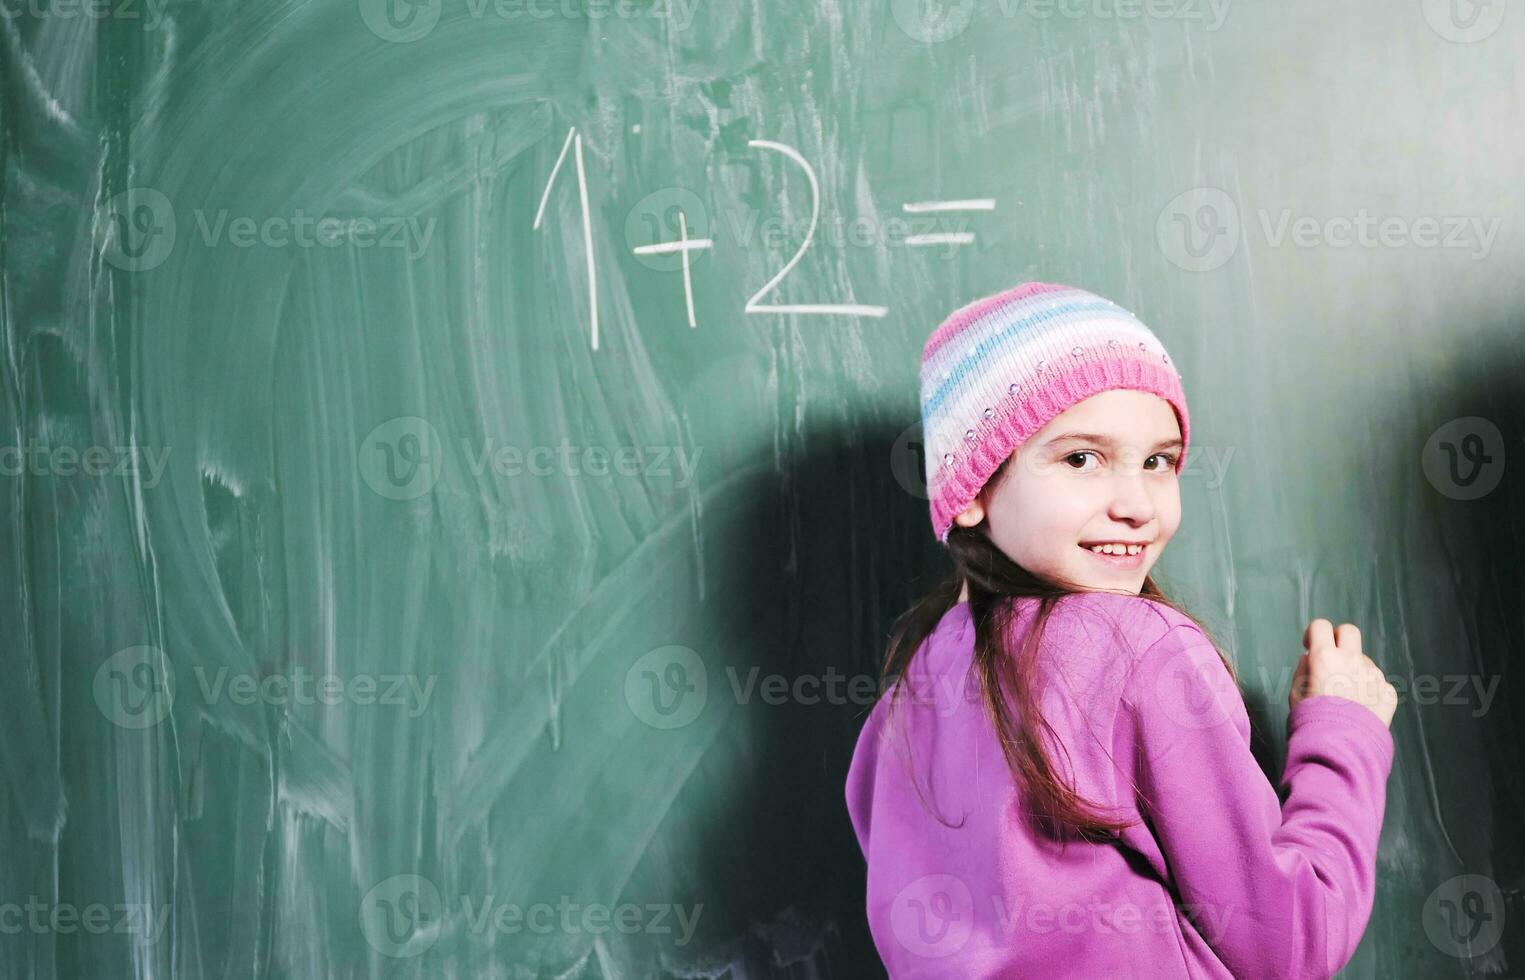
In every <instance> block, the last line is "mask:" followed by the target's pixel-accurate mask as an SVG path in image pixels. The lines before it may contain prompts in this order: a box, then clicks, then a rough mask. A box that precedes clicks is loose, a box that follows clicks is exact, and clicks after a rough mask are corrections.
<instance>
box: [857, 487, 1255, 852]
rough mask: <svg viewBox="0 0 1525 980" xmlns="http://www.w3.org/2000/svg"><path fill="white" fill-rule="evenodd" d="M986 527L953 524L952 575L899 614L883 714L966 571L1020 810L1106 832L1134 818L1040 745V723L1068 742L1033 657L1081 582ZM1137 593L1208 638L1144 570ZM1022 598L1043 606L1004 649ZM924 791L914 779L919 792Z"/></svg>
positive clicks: (988, 701)
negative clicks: (1009, 547) (1082, 789)
mask: <svg viewBox="0 0 1525 980" xmlns="http://www.w3.org/2000/svg"><path fill="white" fill-rule="evenodd" d="M1010 461H1011V457H1007V461H1006V462H1005V463H1002V464H1001V466H1000V467H999V468H998V469H997V470H996V471H995V473H994V474H993V475H992V476H991V478H990V481H989V485H990V486H995V485H997V484H998V482H999V481H1000V480H1001V479H1002V478H1003V476H1004V475H1005V473H1006V470H1007V463H1010ZM983 527H984V525H983V524H981V525H979V526H977V527H974V528H966V527H960V526H959V525H958V524H954V525H953V528H952V530H950V531H949V533H948V550H949V552H951V554H952V556H953V564H954V566H955V572H954V574H953V576H952V577H951V578H949V579H948V580H946V581H945V582H942V583H941V584H939V585H937V586H936V587H935V588H933V590H932V591H931V592H930V593H928V594H927V595H926V596H924V597H923V598H922V599H921V600H920V601H919V602H917V603H916V604H915V605H914V606H912V607H911V608H910V609H908V610H906V611H905V612H904V613H902V614H901V615H900V616H899V617H897V618H896V620H895V624H894V626H893V628H892V630H891V633H890V641H889V648H888V650H887V652H886V654H885V658H884V667H883V670H882V671H881V674H880V688H879V689H880V690H881V691H882V690H885V689H886V687H887V686H888V688H889V697H890V704H889V709H888V712H889V718H888V719H886V720H887V722H888V721H889V720H890V719H893V716H894V711H895V705H896V703H897V701H898V700H899V699H900V696H901V687H902V685H901V684H899V683H898V681H899V679H900V678H902V677H903V676H904V675H905V673H906V671H907V670H909V668H910V665H911V661H912V660H913V659H914V658H915V656H916V653H917V651H918V650H920V649H921V646H922V642H923V641H924V640H925V639H926V638H927V636H928V635H929V634H930V633H931V632H932V630H933V629H935V628H936V626H937V624H938V622H939V621H940V620H941V619H942V618H943V615H944V614H945V613H947V612H948V610H950V609H952V608H953V606H954V605H956V604H957V603H958V601H959V593H960V592H961V591H962V588H963V584H964V582H966V581H967V583H968V587H969V613H970V618H971V620H972V621H973V623H974V666H975V669H976V670H977V671H978V673H979V678H980V693H981V700H982V701H983V702H984V705H985V711H986V713H987V715H988V716H989V717H990V720H991V723H992V724H993V725H994V727H995V730H996V736H997V738H998V740H999V741H1000V743H1001V750H1002V753H1003V754H1004V755H1005V756H1006V764H1007V766H1008V767H1009V768H1010V769H1011V772H1012V777H1013V781H1014V782H1015V783H1016V785H1017V787H1018V788H1019V791H1020V792H1021V794H1022V796H1023V803H1024V804H1025V806H1024V810H1025V811H1026V813H1027V814H1028V816H1029V817H1030V818H1031V819H1032V820H1033V822H1034V824H1035V826H1036V827H1037V828H1039V829H1045V830H1047V831H1049V832H1051V833H1054V834H1055V835H1056V836H1058V837H1065V836H1076V837H1079V838H1081V839H1083V840H1091V841H1105V840H1109V839H1111V838H1112V837H1113V836H1114V835H1116V834H1117V833H1118V832H1119V831H1121V830H1122V829H1123V828H1125V827H1127V826H1129V825H1130V823H1131V821H1128V820H1119V819H1111V818H1108V817H1107V816H1105V815H1103V814H1101V813H1099V812H1097V811H1098V807H1097V806H1096V805H1095V804H1093V803H1091V802H1090V801H1088V800H1086V799H1084V798H1082V797H1081V796H1080V794H1079V792H1078V791H1077V790H1076V788H1075V787H1074V786H1072V785H1067V784H1066V783H1065V781H1064V780H1063V779H1062V778H1061V775H1060V771H1059V770H1058V768H1057V767H1056V766H1055V765H1054V762H1053V760H1051V759H1050V758H1049V754H1048V752H1047V750H1046V749H1045V748H1044V744H1043V743H1044V739H1043V737H1042V735H1041V732H1040V729H1041V731H1046V732H1047V733H1048V735H1049V737H1050V739H1052V740H1053V741H1054V743H1055V744H1056V745H1058V746H1059V748H1060V749H1061V751H1062V750H1063V748H1064V746H1063V744H1062V743H1061V742H1060V741H1059V739H1058V738H1057V737H1055V735H1054V731H1053V728H1052V727H1051V726H1050V725H1049V723H1048V721H1047V720H1046V719H1044V718H1043V716H1042V712H1041V710H1040V707H1039V692H1038V691H1036V690H1035V689H1034V688H1035V685H1034V684H1033V683H1032V681H1033V675H1034V671H1033V663H1034V659H1035V657H1036V655H1037V650H1038V646H1039V643H1040V642H1041V639H1042V636H1043V628H1044V625H1045V624H1046V623H1047V622H1048V618H1049V614H1050V613H1051V612H1052V611H1053V609H1054V607H1055V605H1056V604H1057V603H1058V601H1059V600H1060V599H1062V598H1063V597H1064V596H1066V595H1073V594H1074V593H1075V590H1074V589H1071V588H1066V587H1064V586H1062V585H1059V584H1056V583H1054V582H1050V581H1048V580H1047V579H1043V578H1040V577H1038V576H1037V575H1034V574H1033V573H1031V572H1029V571H1028V570H1027V569H1025V568H1023V567H1022V566H1021V565H1018V564H1017V563H1016V562H1014V561H1012V560H1011V559H1010V558H1008V557H1006V555H1005V553H1004V552H1002V551H1001V550H1000V549H999V548H998V547H996V545H995V543H994V542H992V541H991V540H990V538H989V537H987V536H986V534H985V532H984V530H983ZM1138 594H1139V595H1140V596H1142V597H1143V598H1146V599H1149V600H1152V601H1154V602H1158V603H1161V604H1162V605H1165V606H1169V607H1170V608H1172V609H1175V610H1176V611H1177V612H1179V613H1181V615H1183V616H1186V618H1188V619H1190V620H1191V621H1192V622H1194V623H1197V625H1198V627H1199V628H1201V629H1202V631H1203V633H1204V635H1208V637H1209V640H1210V641H1211V635H1210V634H1208V632H1207V629H1206V628H1205V627H1203V626H1202V624H1201V623H1199V622H1198V621H1197V620H1196V618H1195V617H1193V616H1192V615H1191V614H1190V613H1187V612H1186V611H1185V610H1184V609H1182V608H1181V607H1180V606H1178V605H1176V604H1175V603H1174V602H1172V601H1171V600H1170V599H1169V598H1168V597H1166V595H1165V594H1164V593H1163V592H1162V591H1160V588H1159V586H1158V585H1157V584H1156V583H1155V581H1154V578H1153V576H1148V575H1146V576H1145V577H1144V584H1143V588H1142V589H1141V590H1140V592H1139V593H1138ZM1019 598H1035V599H1037V600H1038V609H1037V616H1036V618H1035V619H1034V620H1033V624H1032V626H1031V628H1030V629H1028V631H1027V633H1026V635H1025V636H1024V638H1023V640H1022V643H1021V645H1020V648H1019V649H1018V650H1017V651H1016V653H1015V655H1014V656H1013V655H1009V654H1008V652H1007V650H1006V649H1005V643H1004V641H1003V639H1002V638H1003V637H1006V636H1009V635H1010V634H1011V626H1012V624H1013V622H1014V621H1015V619H1016V606H1017V603H1016V602H1015V600H1016V599H1019ZM1213 647H1214V649H1218V644H1217V643H1216V641H1213ZM1218 656H1219V658H1220V659H1221V660H1222V661H1223V665H1224V666H1225V667H1226V668H1228V671H1229V676H1230V677H1233V678H1234V679H1235V684H1236V685H1237V683H1238V677H1237V674H1236V672H1235V671H1234V667H1233V664H1232V663H1230V662H1229V660H1228V658H1226V657H1224V656H1223V653H1222V651H1221V650H1219V654H1218ZM1011 704H1015V705H1016V709H1017V715H1019V716H1020V717H1021V718H1025V719H1032V721H1033V724H1022V723H1021V722H1019V720H1018V718H1017V717H1014V716H1013V713H1012V712H1011V710H1009V705H1011ZM908 744H909V743H908ZM913 783H914V778H913ZM920 793H921V791H920V789H919V788H918V789H917V794H918V795H920ZM923 802H925V799H924V798H923ZM938 819H941V818H940V817H939V818H938Z"/></svg>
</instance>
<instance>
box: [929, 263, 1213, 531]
mask: <svg viewBox="0 0 1525 980" xmlns="http://www.w3.org/2000/svg"><path fill="white" fill-rule="evenodd" d="M1114 388H1126V389H1133V390H1136V391H1147V392H1151V393H1153V394H1156V395H1159V396H1160V397H1161V398H1163V399H1165V400H1166V401H1167V402H1169V403H1170V405H1171V407H1172V408H1174V409H1175V412H1176V419H1177V420H1178V421H1179V423H1180V426H1181V441H1182V443H1183V445H1182V448H1181V454H1180V458H1179V460H1178V461H1177V464H1176V471H1177V472H1180V470H1181V467H1184V466H1185V465H1186V444H1189V442H1190V435H1189V430H1188V427H1187V415H1186V393H1185V392H1184V391H1183V390H1182V389H1181V375H1180V373H1179V372H1177V371H1176V369H1175V366H1174V365H1173V364H1171V362H1170V355H1169V354H1167V353H1165V347H1164V345H1162V344H1161V343H1160V341H1159V338H1157V337H1156V336H1155V335H1154V333H1153V332H1152V331H1150V329H1149V328H1148V327H1146V326H1144V324H1143V323H1141V322H1139V320H1138V318H1137V317H1135V316H1134V315H1133V314H1132V313H1129V312H1128V311H1127V310H1125V309H1123V308H1122V307H1120V306H1118V305H1117V304H1116V303H1113V302H1112V301H1111V300H1107V299H1103V298H1102V297H1100V296H1097V295H1095V294H1094V293H1088V292H1086V291H1085V290H1083V289H1076V288H1075V287H1073V286H1061V285H1055V284H1052V283H1044V282H1028V283H1023V284H1022V285H1020V286H1015V287H1013V288H1011V289H1008V290H1006V291H1004V292H1001V293H997V294H996V295H994V296H988V297H986V298H984V299H980V300H976V301H974V302H973V303H970V304H968V305H967V306H963V307H960V308H959V309H958V310H955V311H954V312H953V313H952V314H951V315H950V316H949V317H948V318H947V319H946V320H944V321H943V322H942V324H941V325H940V326H939V327H938V328H937V329H936V330H935V331H933V332H932V336H931V337H930V338H928V340H927V343H926V347H925V348H923V350H922V354H921V423H922V441H923V444H924V445H925V447H926V477H927V495H928V496H929V497H930V498H931V508H932V530H933V533H934V534H936V536H937V540H939V541H941V542H943V543H947V540H948V532H949V530H951V528H952V526H953V518H954V517H955V516H956V515H957V514H958V513H959V512H960V511H962V510H963V509H964V508H965V507H967V506H969V504H970V503H971V502H972V501H973V500H974V498H975V497H977V496H978V495H979V492H980V489H981V488H982V487H984V486H985V481H986V480H988V479H990V476H991V474H993V473H994V472H995V471H996V470H997V469H998V468H999V467H1000V465H1001V463H1002V462H1003V461H1004V460H1005V459H1006V457H1008V456H1010V455H1011V454H1012V453H1013V452H1015V451H1016V449H1017V447H1019V446H1020V445H1022V443H1024V442H1026V441H1027V440H1028V438H1030V437H1031V436H1032V435H1033V433H1035V432H1037V431H1038V430H1039V429H1041V428H1043V426H1045V425H1047V424H1048V422H1049V421H1050V420H1052V419H1053V418H1054V417H1055V416H1056V415H1058V414H1060V413H1061V412H1063V411H1064V410H1065V409H1067V408H1069V407H1070V406H1071V405H1074V404H1076V403H1077V402H1081V401H1084V400H1085V399H1087V398H1089V397H1091V396H1092V395H1094V394H1097V393H1099V392H1103V391H1109V390H1111V389H1114Z"/></svg>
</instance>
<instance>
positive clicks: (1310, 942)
mask: <svg viewBox="0 0 1525 980" xmlns="http://www.w3.org/2000/svg"><path fill="white" fill-rule="evenodd" d="M1121 711H1122V714H1121V715H1120V718H1119V723H1120V725H1121V726H1122V727H1123V730H1124V731H1127V732H1128V733H1129V734H1130V735H1131V737H1132V745H1131V750H1132V751H1131V754H1132V758H1133V781H1134V784H1135V789H1136V794H1137V795H1136V798H1135V803H1136V805H1137V807H1138V809H1139V813H1140V815H1141V816H1143V817H1144V818H1145V820H1146V822H1147V825H1148V827H1149V828H1150V829H1151V830H1152V831H1153V834H1154V837H1155V840H1156V842H1157V844H1158V846H1159V848H1160V852H1161V854H1162V855H1163V857H1164V860H1165V863H1166V866H1167V868H1168V871H1169V874H1170V877H1171V879H1172V880H1173V883H1174V885H1175V887H1176V890H1177V894H1178V896H1179V898H1180V902H1181V905H1182V908H1181V911H1182V913H1183V914H1184V915H1185V916H1186V917H1187V918H1188V919H1189V920H1190V921H1191V923H1192V925H1193V926H1194V927H1195V928H1196V929H1197V931H1198V932H1199V933H1201V935H1202V938H1203V939H1204V940H1205V941H1206V942H1207V943H1208V945H1210V946H1211V947H1212V948H1213V950H1214V952H1216V953H1217V955H1218V957H1219V958H1220V959H1221V960H1222V961H1223V963H1224V964H1225V965H1226V966H1228V968H1229V969H1230V970H1231V971H1232V972H1233V974H1234V975H1235V976H1240V977H1287V978H1294V977H1295V978H1304V977H1329V976H1332V975H1333V974H1334V973H1336V972H1338V971H1339V970H1340V969H1341V968H1342V967H1343V966H1344V965H1345V964H1346V963H1347V962H1348V961H1349V960H1350V957H1351V956H1352V955H1353V954H1354V953H1355V949H1356V946H1357V945H1358V944H1359V943H1360V941H1361V934H1362V932H1363V931H1364V930H1365V928H1366V923H1367V920H1368V919H1369V917H1370V916H1371V910H1372V901H1373V894H1374V891H1375V878H1376V852H1377V841H1378V838H1379V836H1380V834H1381V829H1382V813H1383V808H1384V807H1385V805H1386V784H1387V777H1388V773H1389V771H1390V770H1391V767H1392V758H1393V740H1392V735H1391V734H1390V733H1389V732H1388V730H1387V727H1386V726H1385V725H1383V724H1382V721H1381V719H1379V718H1377V717H1376V715H1374V714H1372V713H1371V711H1370V710H1368V709H1367V708H1365V707H1364V706H1362V705H1360V704H1358V703H1356V702H1354V701H1351V700H1348V699H1345V698H1339V697H1334V696H1330V695H1322V696H1317V697H1311V698H1307V699H1305V700H1303V701H1302V702H1300V703H1299V704H1298V705H1297V707H1296V708H1294V709H1293V710H1292V712H1291V714H1290V716H1289V718H1288V742H1287V764H1286V768H1285V770H1284V773H1283V776H1282V791H1283V794H1284V795H1285V797H1286V802H1285V803H1284V804H1283V803H1280V802H1279V801H1278V796H1277V793H1276V790H1275V789H1273V787H1272V786H1271V784H1270V782H1269V781H1267V779H1266V777H1265V774H1264V773H1263V772H1262V771H1261V769H1260V767H1259V765H1258V764H1257V763H1256V761H1255V757H1254V755H1253V754H1252V753H1251V751H1250V725H1249V717H1248V714H1247V712H1246V710H1245V706H1244V700H1243V698H1242V697H1241V696H1240V694H1239V690H1238V688H1237V686H1236V685H1235V683H1234V680H1233V678H1232V676H1230V674H1229V672H1228V670H1227V668H1226V667H1224V665H1223V662H1222V661H1221V660H1220V659H1219V656H1218V653H1217V651H1216V650H1215V649H1214V648H1213V646H1212V643H1211V641H1209V640H1208V638H1207V637H1206V636H1205V635H1204V634H1203V633H1202V631H1201V630H1200V629H1198V628H1197V627H1196V625H1195V624H1191V623H1184V624H1180V625H1176V626H1173V627H1172V628H1170V629H1169V630H1168V631H1167V632H1166V633H1165V634H1164V635H1163V636H1162V637H1161V638H1160V639H1159V640H1158V641H1156V642H1155V643H1153V644H1152V645H1151V646H1150V647H1149V648H1148V650H1146V651H1145V652H1144V653H1143V654H1142V655H1141V656H1140V657H1139V659H1138V661H1137V662H1136V665H1135V668H1134V670H1133V671H1132V672H1131V673H1130V675H1129V678H1128V681H1127V683H1126V685H1125V689H1124V695H1123V703H1122V707H1121Z"/></svg>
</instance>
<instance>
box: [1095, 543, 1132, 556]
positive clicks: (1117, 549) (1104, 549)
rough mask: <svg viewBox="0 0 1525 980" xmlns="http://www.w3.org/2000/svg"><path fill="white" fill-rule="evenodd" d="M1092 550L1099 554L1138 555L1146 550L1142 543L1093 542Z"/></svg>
mask: <svg viewBox="0 0 1525 980" xmlns="http://www.w3.org/2000/svg"><path fill="white" fill-rule="evenodd" d="M1091 550H1092V551H1094V552H1096V553H1097V554H1098V555H1136V554H1138V553H1139V552H1140V551H1143V550H1144V546H1143V545H1141V544H1127V545H1124V544H1093V545H1092V546H1091Z"/></svg>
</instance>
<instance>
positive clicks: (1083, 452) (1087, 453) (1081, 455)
mask: <svg viewBox="0 0 1525 980" xmlns="http://www.w3.org/2000/svg"><path fill="white" fill-rule="evenodd" d="M1095 455H1096V454H1095V453H1093V452H1091V451H1090V450H1089V449H1079V450H1076V451H1075V452H1073V453H1070V454H1069V455H1068V456H1066V457H1064V461H1065V462H1066V463H1069V462H1070V461H1071V460H1073V459H1076V458H1080V459H1084V458H1085V457H1087V456H1095ZM1072 465H1073V464H1072ZM1075 469H1077V470H1078V469H1080V467H1079V466H1076V467H1075Z"/></svg>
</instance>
